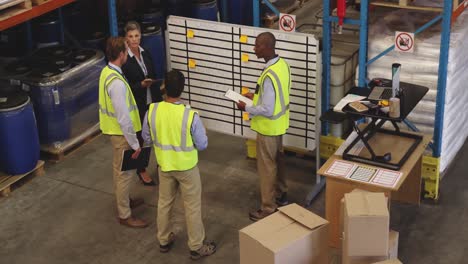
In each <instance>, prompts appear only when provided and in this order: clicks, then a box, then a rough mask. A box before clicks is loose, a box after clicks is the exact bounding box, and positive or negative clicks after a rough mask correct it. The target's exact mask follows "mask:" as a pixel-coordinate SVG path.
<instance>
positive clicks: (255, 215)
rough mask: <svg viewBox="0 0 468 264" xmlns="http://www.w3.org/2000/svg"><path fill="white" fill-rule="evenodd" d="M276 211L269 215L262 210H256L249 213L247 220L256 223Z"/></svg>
mask: <svg viewBox="0 0 468 264" xmlns="http://www.w3.org/2000/svg"><path fill="white" fill-rule="evenodd" d="M276 211H278V210H275V211H273V212H271V213H270V212H267V211H264V210H262V209H258V210H257V211H253V212H250V213H249V218H250V220H252V221H254V222H256V221H258V220H260V219H263V218H265V217H267V216H269V215H271V214H273V213H275V212H276Z"/></svg>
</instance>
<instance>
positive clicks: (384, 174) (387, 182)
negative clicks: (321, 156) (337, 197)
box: [325, 160, 403, 188]
mask: <svg viewBox="0 0 468 264" xmlns="http://www.w3.org/2000/svg"><path fill="white" fill-rule="evenodd" d="M325 173H326V174H327V175H332V176H335V177H342V178H346V179H348V180H352V181H357V182H366V183H369V184H373V185H378V186H384V187H390V188H392V187H395V185H396V184H397V183H398V181H399V179H400V177H401V176H402V175H403V173H402V172H399V171H393V170H387V169H379V168H377V167H372V166H366V165H360V164H357V163H354V162H350V161H346V160H335V161H333V164H332V165H331V166H330V167H329V168H328V169H327V171H326V172H325Z"/></svg>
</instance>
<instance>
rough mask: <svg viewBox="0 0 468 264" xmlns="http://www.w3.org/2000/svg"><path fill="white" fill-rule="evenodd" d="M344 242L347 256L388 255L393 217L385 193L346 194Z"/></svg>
mask: <svg viewBox="0 0 468 264" xmlns="http://www.w3.org/2000/svg"><path fill="white" fill-rule="evenodd" d="M344 199H345V204H344V205H345V206H344V232H343V236H344V239H345V240H346V241H347V243H345V244H344V245H345V246H346V247H347V248H346V252H348V256H387V254H388V230H389V225H390V223H389V222H390V218H389V213H388V208H387V202H386V199H385V195H384V194H383V193H373V192H351V193H346V194H345V198H344Z"/></svg>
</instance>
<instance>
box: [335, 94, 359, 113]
mask: <svg viewBox="0 0 468 264" xmlns="http://www.w3.org/2000/svg"><path fill="white" fill-rule="evenodd" d="M364 99H366V97H365V96H360V95H356V94H347V95H346V96H345V97H343V99H341V100H340V101H339V102H338V103H337V104H336V105H335V106H334V107H333V111H335V112H340V113H343V108H344V107H345V106H346V105H347V104H349V103H351V102H356V101H361V100H364Z"/></svg>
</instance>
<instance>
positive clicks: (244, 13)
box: [225, 0, 253, 26]
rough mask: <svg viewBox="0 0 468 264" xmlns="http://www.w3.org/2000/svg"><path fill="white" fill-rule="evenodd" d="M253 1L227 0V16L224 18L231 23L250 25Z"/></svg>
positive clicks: (251, 22)
mask: <svg viewBox="0 0 468 264" xmlns="http://www.w3.org/2000/svg"><path fill="white" fill-rule="evenodd" d="M252 14H253V3H252V1H251V0H237V1H229V3H228V10H227V16H228V17H227V18H225V20H226V21H227V22H229V23H232V24H239V25H250V26H251V25H252V24H253V19H252V16H253V15H252Z"/></svg>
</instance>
